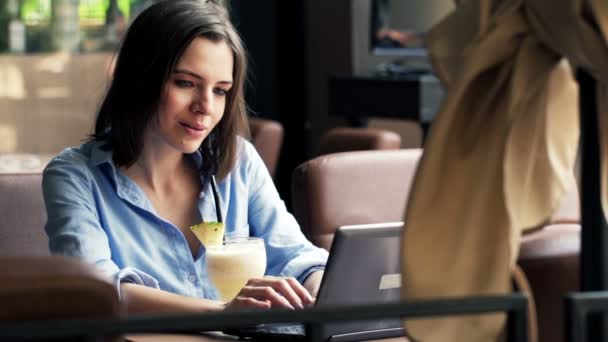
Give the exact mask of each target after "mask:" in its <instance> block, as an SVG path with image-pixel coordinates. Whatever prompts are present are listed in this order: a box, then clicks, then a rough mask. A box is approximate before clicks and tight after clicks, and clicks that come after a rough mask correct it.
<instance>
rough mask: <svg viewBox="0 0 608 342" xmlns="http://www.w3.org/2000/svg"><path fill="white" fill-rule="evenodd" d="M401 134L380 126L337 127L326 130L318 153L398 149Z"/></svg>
mask: <svg viewBox="0 0 608 342" xmlns="http://www.w3.org/2000/svg"><path fill="white" fill-rule="evenodd" d="M400 148H401V136H400V135H399V134H397V133H395V132H393V131H389V130H385V129H379V128H354V127H336V128H332V129H330V130H329V131H327V132H325V134H323V136H322V137H321V139H320V141H319V147H318V149H317V155H318V156H320V155H324V154H329V153H337V152H349V151H364V150H396V149H400Z"/></svg>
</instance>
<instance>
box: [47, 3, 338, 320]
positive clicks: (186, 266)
mask: <svg viewBox="0 0 608 342" xmlns="http://www.w3.org/2000/svg"><path fill="white" fill-rule="evenodd" d="M113 75H114V77H113V80H112V83H111V85H110V88H109V89H108V92H107V94H106V96H105V98H104V100H103V102H102V104H101V107H100V110H99V113H98V117H97V122H96V126H95V133H94V134H93V135H92V137H91V139H90V140H89V141H88V142H87V143H85V144H83V145H82V146H80V147H78V148H69V149H66V150H64V151H63V152H62V153H60V154H59V155H58V156H57V157H56V158H54V160H53V161H52V162H51V163H49V165H48V166H47V168H46V169H45V172H44V177H43V191H44V199H45V204H46V207H47V211H48V222H47V224H46V227H45V229H46V232H47V234H48V236H49V245H50V249H51V252H52V253H54V254H62V255H70V256H76V257H80V258H82V259H84V260H87V261H90V262H92V263H94V264H95V265H97V267H99V268H100V269H101V270H103V271H104V272H105V273H107V274H108V275H110V276H112V277H113V278H114V279H115V281H116V284H117V288H118V290H119V293H120V296H121V300H122V301H123V302H124V303H125V304H126V307H127V309H128V311H129V312H156V313H158V312H205V311H216V310H221V309H224V308H270V307H282V308H300V307H302V306H303V305H305V304H308V303H310V302H312V300H313V296H314V294H315V292H316V290H317V289H318V286H319V283H320V278H321V275H322V270H323V267H324V265H325V261H326V259H327V253H326V252H325V251H324V250H321V249H319V248H316V247H314V246H313V245H312V244H311V243H310V242H308V241H307V240H306V239H305V238H304V236H303V235H302V234H301V232H300V229H299V226H298V225H297V223H296V221H295V219H294V218H293V216H291V215H290V214H289V213H288V212H287V210H286V208H285V205H284V203H283V202H282V201H281V200H280V198H279V196H278V194H277V191H276V189H275V187H274V184H273V182H272V179H271V177H270V176H269V174H268V171H267V170H266V168H265V166H264V164H263V162H262V160H261V159H260V157H259V155H258V154H257V153H256V151H255V149H254V148H253V147H252V145H251V144H250V143H248V142H247V141H246V140H245V139H243V138H242V136H244V135H246V134H247V116H246V112H245V102H244V94H243V85H244V83H245V77H246V55H245V51H244V48H243V46H242V43H241V41H240V38H239V37H238V34H237V33H236V31H235V29H234V28H233V26H232V25H231V23H230V22H229V20H228V18H227V13H226V11H225V10H224V9H223V8H222V7H221V6H220V5H217V4H215V3H214V2H212V1H200V0H178V1H161V2H159V3H157V4H155V5H153V6H151V7H149V8H148V9H147V10H145V11H144V12H142V14H140V15H139V16H138V17H137V18H136V19H135V21H134V22H133V23H132V25H131V27H130V28H129V30H128V32H127V34H126V36H125V39H124V42H123V44H122V47H121V49H120V52H119V54H118V58H117V62H116V66H115V70H114V74H113ZM211 174H215V177H216V178H217V179H218V192H219V200H220V201H219V202H220V204H221V208H222V209H223V211H222V214H223V216H224V217H225V223H226V230H227V233H229V234H233V235H245V236H258V237H262V238H263V239H264V241H265V244H266V252H267V256H268V262H267V269H266V272H267V274H269V275H273V276H267V277H264V278H260V279H251V280H250V281H249V282H248V283H247V285H246V286H245V287H244V288H243V289H242V290H241V291H240V293H239V295H238V296H237V297H236V298H234V299H233V300H231V301H230V302H228V303H221V302H219V301H216V300H215V299H216V298H217V294H216V291H215V289H214V288H213V286H212V285H211V283H210V282H209V280H208V277H207V274H206V270H205V258H204V248H203V246H201V244H200V243H199V241H198V240H197V239H196V237H195V236H194V235H193V234H192V232H191V231H190V229H189V228H188V227H190V226H192V225H194V224H197V223H199V222H201V221H202V220H204V221H216V220H217V217H216V212H215V204H214V200H213V195H212V192H211V186H210V178H211V177H210V175H211ZM302 284H303V285H302ZM311 293H312V295H311Z"/></svg>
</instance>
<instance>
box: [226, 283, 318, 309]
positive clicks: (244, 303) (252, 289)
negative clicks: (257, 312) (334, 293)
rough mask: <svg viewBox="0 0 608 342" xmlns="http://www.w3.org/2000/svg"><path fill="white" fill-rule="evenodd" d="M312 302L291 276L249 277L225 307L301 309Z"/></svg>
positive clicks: (308, 294)
mask: <svg viewBox="0 0 608 342" xmlns="http://www.w3.org/2000/svg"><path fill="white" fill-rule="evenodd" d="M313 302H314V300H313V298H312V296H311V295H310V293H308V291H307V290H306V289H305V288H304V287H303V286H302V285H301V284H300V283H299V282H298V281H297V280H296V279H295V278H293V277H288V278H282V277H271V276H266V277H263V278H252V279H249V281H248V282H247V284H246V285H245V287H243V288H242V289H241V291H240V292H239V294H238V295H237V296H236V297H235V298H234V299H233V300H231V301H230V302H228V303H227V305H226V309H228V310H230V309H245V308H248V309H270V308H284V309H285V308H286V309H302V308H304V306H305V305H308V304H312V303H313Z"/></svg>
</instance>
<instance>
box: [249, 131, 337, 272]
mask: <svg viewBox="0 0 608 342" xmlns="http://www.w3.org/2000/svg"><path fill="white" fill-rule="evenodd" d="M244 145H245V147H244V148H243V150H244V155H245V156H244V157H243V158H244V159H245V163H246V165H247V171H246V173H247V175H248V177H249V180H250V183H249V184H250V186H249V208H248V221H249V229H250V232H251V234H252V235H253V236H260V237H263V238H264V240H265V242H266V255H267V259H268V263H267V269H266V274H270V275H278V276H285V277H295V278H297V279H298V280H299V281H300V282H303V281H304V280H305V279H306V278H307V277H308V276H309V275H310V273H312V272H314V271H318V270H322V269H324V268H325V264H326V263H327V256H328V253H327V251H326V250H324V249H322V248H318V247H316V246H314V245H313V244H312V243H311V242H310V241H308V240H307V239H306V237H305V236H304V234H303V233H302V231H301V229H300V226H299V224H298V223H297V221H296V219H295V218H294V217H293V215H292V214H291V213H289V212H288V211H287V208H286V206H285V203H284V202H283V201H282V200H281V198H280V197H279V194H278V192H277V190H276V187H275V186H274V182H273V180H272V177H271V176H270V174H269V173H268V170H267V168H266V166H265V164H264V162H263V161H262V159H261V157H260V156H259V154H258V153H257V151H256V150H255V148H254V147H253V146H252V145H251V144H250V143H249V142H244Z"/></svg>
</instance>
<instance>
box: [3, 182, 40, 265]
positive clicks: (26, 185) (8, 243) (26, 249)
mask: <svg viewBox="0 0 608 342" xmlns="http://www.w3.org/2000/svg"><path fill="white" fill-rule="evenodd" d="M0 193H1V194H2V196H0V217H1V218H2V221H0V256H15V255H29V256H32V255H38V256H44V255H46V256H48V255H50V253H49V246H48V238H47V236H46V234H45V233H44V224H45V222H46V209H45V207H44V201H43V199H42V175H41V174H40V173H13V174H11V173H0Z"/></svg>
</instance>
